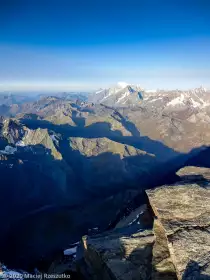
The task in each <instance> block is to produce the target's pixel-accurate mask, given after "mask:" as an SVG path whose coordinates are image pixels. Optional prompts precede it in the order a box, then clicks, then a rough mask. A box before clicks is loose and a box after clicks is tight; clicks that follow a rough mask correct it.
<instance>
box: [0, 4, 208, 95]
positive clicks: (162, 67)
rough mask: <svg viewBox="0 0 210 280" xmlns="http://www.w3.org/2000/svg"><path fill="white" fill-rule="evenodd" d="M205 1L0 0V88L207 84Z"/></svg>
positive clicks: (58, 88) (19, 89) (69, 88)
mask: <svg viewBox="0 0 210 280" xmlns="http://www.w3.org/2000/svg"><path fill="white" fill-rule="evenodd" d="M209 15H210V1H209V0H182V1H181V0H121V1H120V0H68V1H67V0H50V1H49V0H0V91H16V92H21V91H24V92H33V91H35V92H36V91H92V90H96V89H98V88H101V87H102V88H103V87H109V86H111V85H114V84H116V83H117V82H118V81H125V82H127V83H129V84H139V85H141V86H142V87H143V88H147V89H156V88H162V89H163V88H164V89H172V88H173V89H174V88H180V89H182V88H183V89H187V88H194V87H198V86H200V85H203V86H205V87H207V88H210V16H209Z"/></svg>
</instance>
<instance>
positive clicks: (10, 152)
mask: <svg viewBox="0 0 210 280" xmlns="http://www.w3.org/2000/svg"><path fill="white" fill-rule="evenodd" d="M15 152H17V148H14V147H12V146H6V147H5V148H4V150H0V154H4V155H13V154H14V153H15Z"/></svg>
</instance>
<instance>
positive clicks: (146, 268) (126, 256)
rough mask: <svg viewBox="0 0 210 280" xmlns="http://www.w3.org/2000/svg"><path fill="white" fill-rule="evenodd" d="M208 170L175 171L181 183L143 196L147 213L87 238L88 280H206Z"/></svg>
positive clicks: (209, 267) (209, 262)
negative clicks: (145, 198) (89, 276)
mask: <svg viewBox="0 0 210 280" xmlns="http://www.w3.org/2000/svg"><path fill="white" fill-rule="evenodd" d="M209 171H210V170H209V169H207V168H198V167H185V168H183V169H181V170H179V171H178V172H177V174H178V175H179V176H180V181H179V182H177V183H175V184H173V185H165V186H161V187H158V188H155V189H151V190H147V191H146V193H147V196H148V199H149V203H148V207H147V208H145V207H140V208H138V209H136V210H135V215H134V212H133V213H131V214H130V216H129V217H126V218H124V221H120V222H119V223H118V225H117V226H116V227H115V228H114V229H113V230H111V231H107V232H105V233H103V234H99V235H95V236H90V237H89V236H85V237H84V238H83V240H82V246H83V250H84V256H85V261H86V263H87V264H88V266H89V267H90V268H91V272H92V279H104V280H105V279H107V280H110V279H113V280H116V279H118V280H130V279H133V280H137V279H138V280H139V279H142V280H146V279H148V280H149V279H154V280H157V279H158V280H160V279H164V280H172V279H178V280H184V279H188V280H191V279H196V280H197V279H209V278H210V188H209V181H208V178H209V175H208V174H209ZM195 176H199V177H195ZM151 209H152V211H151ZM142 210H143V211H142ZM145 215H146V219H145ZM134 216H135V217H134ZM148 220H150V221H151V223H145V221H147V222H148ZM152 224H153V225H152Z"/></svg>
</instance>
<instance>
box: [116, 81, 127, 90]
mask: <svg viewBox="0 0 210 280" xmlns="http://www.w3.org/2000/svg"><path fill="white" fill-rule="evenodd" d="M117 86H118V87H120V88H122V89H123V88H125V87H127V86H129V84H128V83H126V82H118V83H117Z"/></svg>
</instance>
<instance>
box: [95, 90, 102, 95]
mask: <svg viewBox="0 0 210 280" xmlns="http://www.w3.org/2000/svg"><path fill="white" fill-rule="evenodd" d="M102 91H104V90H103V89H100V90H98V91H96V92H95V94H99V93H101V92H102Z"/></svg>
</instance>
